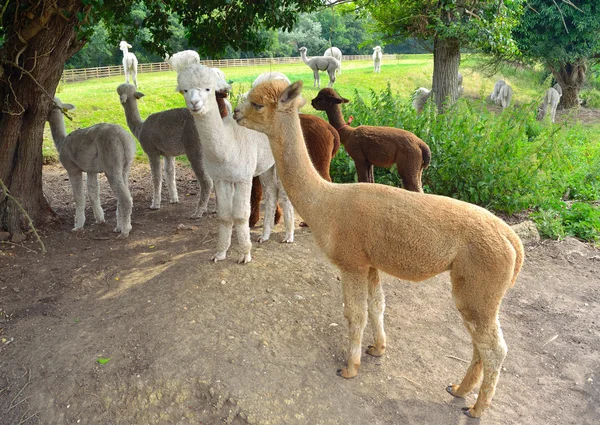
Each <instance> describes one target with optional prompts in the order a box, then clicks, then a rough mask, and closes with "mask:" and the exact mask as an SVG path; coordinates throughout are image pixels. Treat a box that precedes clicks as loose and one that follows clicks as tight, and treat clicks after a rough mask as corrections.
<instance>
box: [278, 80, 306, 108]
mask: <svg viewBox="0 0 600 425" xmlns="http://www.w3.org/2000/svg"><path fill="white" fill-rule="evenodd" d="M301 93H302V81H296V82H295V83H293V84H290V85H289V86H288V88H287V89H285V90H284V91H283V93H281V95H280V96H279V103H280V104H285V103H288V102H289V101H290V100H293V99H295V98H297V97H298V96H300V94H301Z"/></svg>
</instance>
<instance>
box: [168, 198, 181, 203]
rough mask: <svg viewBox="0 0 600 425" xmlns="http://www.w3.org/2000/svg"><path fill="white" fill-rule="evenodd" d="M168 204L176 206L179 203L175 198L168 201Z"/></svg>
mask: <svg viewBox="0 0 600 425" xmlns="http://www.w3.org/2000/svg"><path fill="white" fill-rule="evenodd" d="M169 203H170V204H178V203H179V198H175V199H170V200H169Z"/></svg>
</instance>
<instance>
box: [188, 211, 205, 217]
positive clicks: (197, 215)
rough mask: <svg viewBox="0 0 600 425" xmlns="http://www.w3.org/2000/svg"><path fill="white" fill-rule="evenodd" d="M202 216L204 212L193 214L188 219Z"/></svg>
mask: <svg viewBox="0 0 600 425" xmlns="http://www.w3.org/2000/svg"><path fill="white" fill-rule="evenodd" d="M203 214H204V211H199V212H198V211H197V212H195V213H194V214H192V215H191V216H190V218H201V217H202V215H203Z"/></svg>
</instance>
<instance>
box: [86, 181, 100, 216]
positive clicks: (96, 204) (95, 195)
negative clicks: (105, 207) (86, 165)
mask: <svg viewBox="0 0 600 425" xmlns="http://www.w3.org/2000/svg"><path fill="white" fill-rule="evenodd" d="M87 189H88V198H90V204H92V211H93V213H94V218H95V219H96V224H101V223H104V211H102V206H101V205H100V191H99V190H98V173H87Z"/></svg>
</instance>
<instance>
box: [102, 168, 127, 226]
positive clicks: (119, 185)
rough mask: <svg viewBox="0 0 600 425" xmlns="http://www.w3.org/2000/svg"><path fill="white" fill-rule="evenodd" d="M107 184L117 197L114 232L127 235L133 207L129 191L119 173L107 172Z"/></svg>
mask: <svg viewBox="0 0 600 425" xmlns="http://www.w3.org/2000/svg"><path fill="white" fill-rule="evenodd" d="M106 178H107V179H108V184H109V185H110V188H111V189H112V191H113V193H114V194H115V197H116V198H117V226H116V227H115V229H114V230H113V231H114V232H121V235H120V236H123V237H127V236H129V232H130V231H131V210H132V207H133V204H132V201H131V199H132V198H131V193H130V192H129V188H128V187H127V185H126V184H125V182H124V181H123V175H122V174H121V173H120V172H119V173H115V174H113V173H110V174H109V173H107V174H106Z"/></svg>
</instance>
